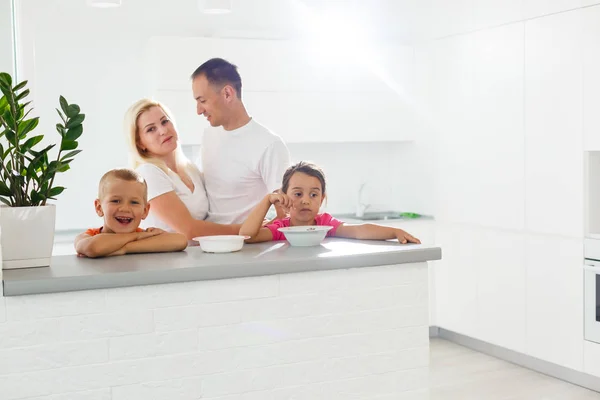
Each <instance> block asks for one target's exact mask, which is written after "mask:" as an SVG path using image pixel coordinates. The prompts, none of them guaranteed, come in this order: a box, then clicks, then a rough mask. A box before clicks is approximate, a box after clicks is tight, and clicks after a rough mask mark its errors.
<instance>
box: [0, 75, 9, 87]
mask: <svg viewBox="0 0 600 400" xmlns="http://www.w3.org/2000/svg"><path fill="white" fill-rule="evenodd" d="M0 85H2V86H7V87H9V88H10V87H12V78H11V77H10V75H9V74H7V73H6V72H0Z"/></svg>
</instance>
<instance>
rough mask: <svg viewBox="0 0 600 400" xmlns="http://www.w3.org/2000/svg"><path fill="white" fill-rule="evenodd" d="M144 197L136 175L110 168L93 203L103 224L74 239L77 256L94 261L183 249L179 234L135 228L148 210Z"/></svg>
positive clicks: (184, 241)
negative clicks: (94, 259) (93, 259)
mask: <svg viewBox="0 0 600 400" xmlns="http://www.w3.org/2000/svg"><path fill="white" fill-rule="evenodd" d="M147 196H148V187H147V186H146V182H145V181H144V178H142V176H141V175H140V174H138V173H137V172H135V171H132V170H130V169H113V170H111V171H108V172H107V173H106V174H104V176H103V177H102V179H100V184H99V187H98V198H97V199H96V201H95V202H94V205H95V207H96V214H98V216H99V217H103V218H104V225H103V226H102V227H101V228H92V229H88V230H87V231H86V232H84V233H82V234H80V235H78V236H77V237H76V238H75V250H76V251H77V255H78V256H81V257H92V258H95V257H104V256H118V255H123V254H131V253H154V252H165V251H180V250H183V249H185V248H186V247H187V239H186V238H185V236H184V235H182V234H180V233H168V232H165V231H163V230H161V229H158V228H148V229H146V230H143V229H141V228H139V225H140V222H141V221H142V220H143V219H145V218H146V217H147V216H148V212H149V211H150V204H149V203H148V201H147Z"/></svg>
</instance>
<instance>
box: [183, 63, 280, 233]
mask: <svg viewBox="0 0 600 400" xmlns="http://www.w3.org/2000/svg"><path fill="white" fill-rule="evenodd" d="M192 91H193V94H194V99H195V100H196V111H197V113H198V115H203V116H204V117H205V118H206V119H207V120H208V122H209V123H210V125H211V126H210V128H207V129H206V131H205V132H204V139H203V141H202V152H201V159H202V161H201V164H202V165H201V169H202V171H203V173H204V180H205V185H206V191H207V194H208V201H209V215H208V220H209V221H212V222H216V223H219V224H239V223H242V222H243V221H244V220H245V219H246V217H247V216H248V214H249V213H250V211H251V210H252V209H253V208H254V206H256V204H258V202H260V200H262V199H263V197H264V196H265V195H266V194H267V193H270V192H272V191H274V190H276V189H278V188H279V187H280V186H281V179H282V177H283V173H284V172H285V170H286V169H287V168H288V167H289V166H290V164H291V162H290V153H289V150H288V149H287V147H286V145H285V143H284V142H283V140H281V138H280V137H279V136H277V135H275V134H274V133H272V132H271V131H269V130H268V129H267V128H265V127H264V126H262V125H261V124H259V123H258V122H256V121H255V120H254V119H252V118H251V117H250V116H249V115H248V112H247V111H246V108H245V107H244V103H242V80H241V77H240V74H239V73H238V71H237V67H236V66H235V65H233V64H231V63H229V62H227V61H226V60H223V59H221V58H213V59H210V60H208V61H207V62H205V63H204V64H202V65H201V66H199V67H198V68H197V69H196V71H194V73H193V74H192Z"/></svg>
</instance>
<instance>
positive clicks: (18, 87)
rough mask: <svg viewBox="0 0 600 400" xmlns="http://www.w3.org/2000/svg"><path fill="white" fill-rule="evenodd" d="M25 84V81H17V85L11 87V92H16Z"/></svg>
mask: <svg viewBox="0 0 600 400" xmlns="http://www.w3.org/2000/svg"><path fill="white" fill-rule="evenodd" d="M25 85H27V81H23V82H21V83H19V84H18V85H17V86H15V87H14V88H13V92H18V91H19V90H21V89H23V88H24V87H25Z"/></svg>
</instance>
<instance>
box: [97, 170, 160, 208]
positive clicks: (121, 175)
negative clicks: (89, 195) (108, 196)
mask: <svg viewBox="0 0 600 400" xmlns="http://www.w3.org/2000/svg"><path fill="white" fill-rule="evenodd" d="M111 179H121V180H123V181H127V182H136V183H139V184H140V185H143V186H144V202H148V185H147V184H146V180H145V179H144V177H143V176H142V175H140V174H138V173H137V172H136V171H134V170H131V169H128V168H117V169H111V170H110V171H108V172H107V173H105V174H104V175H102V178H100V183H99V184H98V198H99V199H100V200H102V197H103V196H104V190H105V188H106V184H107V183H108V182H109V181H110V180H111Z"/></svg>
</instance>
